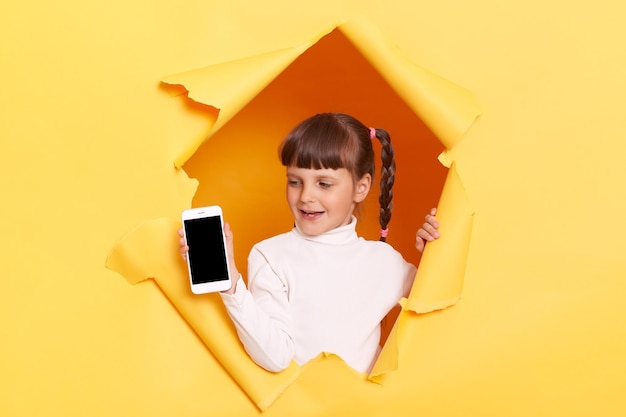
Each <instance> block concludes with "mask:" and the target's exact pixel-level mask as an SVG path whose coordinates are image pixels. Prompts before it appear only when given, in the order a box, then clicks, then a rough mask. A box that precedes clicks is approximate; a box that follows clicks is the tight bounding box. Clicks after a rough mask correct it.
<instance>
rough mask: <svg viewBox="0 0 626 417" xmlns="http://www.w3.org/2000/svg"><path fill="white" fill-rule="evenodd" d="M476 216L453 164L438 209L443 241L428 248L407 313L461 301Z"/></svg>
mask: <svg viewBox="0 0 626 417" xmlns="http://www.w3.org/2000/svg"><path fill="white" fill-rule="evenodd" d="M473 216H474V211H473V210H472V208H471V206H470V203H469V201H468V199H467V194H466V191H465V188H464V187H463V183H462V182H461V179H460V177H459V174H458V172H457V170H456V165H455V164H454V163H453V164H452V166H451V167H450V171H449V172H448V177H447V179H446V183H445V185H444V188H443V193H442V195H441V200H440V201H439V204H438V206H437V218H438V220H439V222H440V224H441V226H440V229H439V231H440V233H441V235H442V237H441V238H440V239H439V240H436V241H434V242H431V243H428V244H427V245H426V248H425V249H424V258H423V261H422V262H421V263H420V265H419V268H418V270H417V275H416V276H415V282H414V284H413V288H412V289H411V293H410V294H409V299H408V302H407V305H406V309H408V310H411V311H414V312H416V313H428V312H430V311H433V310H440V309H443V308H446V307H449V306H451V305H453V304H455V303H456V302H457V301H458V300H459V299H460V298H461V294H462V292H463V280H464V278H465V267H466V265H467V258H468V252H469V246H470V239H471V233H472V223H473Z"/></svg>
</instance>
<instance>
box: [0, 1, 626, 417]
mask: <svg viewBox="0 0 626 417" xmlns="http://www.w3.org/2000/svg"><path fill="white" fill-rule="evenodd" d="M1 11H2V13H1V16H2V17H1V18H0V19H1V21H0V42H1V43H0V45H1V50H0V53H1V54H0V57H1V59H2V66H1V67H0V68H1V69H0V74H1V75H2V80H3V81H4V88H3V93H2V108H1V112H0V129H1V130H0V138H1V142H0V143H1V144H2V147H1V155H2V158H3V164H2V175H1V176H0V190H2V194H3V203H2V216H1V218H0V232H1V234H2V246H1V249H2V258H1V259H2V272H3V273H2V283H3V286H2V291H1V295H0V317H1V320H2V321H1V323H2V325H1V330H2V341H1V342H0V381H1V383H2V386H1V388H2V389H1V390H0V415H3V416H4V415H6V416H34V415H42V416H43V415H91V416H100V415H101V416H109V415H118V416H137V415H150V416H172V415H179V416H195V415H237V416H246V415H257V414H258V413H259V411H258V410H257V408H256V407H255V406H254V404H252V403H251V402H250V401H249V399H248V398H247V397H246V396H245V394H244V393H242V391H241V390H240V389H239V387H238V386H236V385H235V384H234V383H233V381H232V379H231V378H230V377H229V376H228V374H226V373H225V372H224V371H223V369H222V368H221V366H220V365H219V363H218V362H217V361H216V360H215V359H214V358H213V357H212V356H211V354H210V352H208V351H207V349H206V347H205V345H204V344H202V343H201V341H200V340H199V338H198V337H197V336H196V335H195V333H194V332H193V331H192V330H191V329H190V327H189V326H188V325H187V324H186V322H185V321H184V320H182V319H181V317H180V315H179V314H178V313H177V312H176V310H175V309H174V307H173V306H172V305H171V304H170V302H169V301H168V300H167V298H165V297H164V296H163V295H162V293H161V292H160V290H159V289H158V288H157V287H156V285H154V283H153V282H151V281H148V282H145V283H142V284H139V285H135V286H131V285H129V284H128V283H127V282H126V281H125V280H124V279H122V278H121V277H120V276H119V275H117V274H115V273H113V272H111V271H109V270H107V269H105V268H104V262H105V258H106V255H107V253H108V252H109V250H110V248H111V247H112V245H113V244H114V242H116V241H117V240H118V239H119V238H120V237H121V236H122V235H123V234H124V233H126V232H127V231H128V230H130V229H131V228H133V227H135V226H136V225H137V224H139V223H141V222H142V221H144V220H146V219H152V218H156V217H163V216H166V217H173V218H176V217H177V216H178V214H179V212H180V210H182V209H184V208H186V206H188V205H189V204H190V203H191V198H192V196H193V184H192V183H193V182H192V181H189V180H188V179H187V178H186V176H185V173H184V172H182V171H176V170H175V168H174V167H173V164H172V161H173V160H174V159H175V158H176V157H177V156H178V155H179V153H180V151H181V149H184V148H185V147H188V146H190V144H191V143H192V142H193V141H195V140H196V138H197V137H198V136H202V135H205V134H206V133H207V130H208V127H209V126H210V125H211V113H210V111H205V109H203V108H202V106H192V105H190V104H189V103H188V102H186V101H185V100H184V99H183V98H182V97H172V96H171V95H170V94H168V91H166V89H165V88H163V86H161V85H159V80H161V79H163V78H164V77H165V76H167V75H170V74H176V73H180V72H183V71H187V70H189V69H193V68H199V67H204V66H206V65H210V64H212V63H216V62H222V61H225V60H228V59H234V58H239V57H241V56H247V55H253V54H256V53H261V52H266V51H270V50H275V49H279V48H283V47H292V46H295V45H299V44H301V43H303V42H306V41H309V40H310V39H311V38H312V37H314V36H316V35H317V34H318V33H320V32H321V31H324V30H327V29H328V28H331V27H333V26H335V25H337V24H339V23H341V22H343V21H344V20H346V19H350V18H352V17H354V16H357V15H366V16H368V17H369V18H370V19H371V20H372V21H373V22H374V23H375V24H376V26H377V27H378V28H380V29H381V30H382V32H383V33H384V34H385V36H386V37H387V38H388V39H390V40H391V41H392V42H393V43H394V44H396V45H397V46H398V48H400V50H402V51H403V53H405V54H406V55H407V56H408V57H410V58H411V59H412V60H413V61H414V62H416V63H418V64H420V65H421V66H423V67H425V68H427V69H429V70H431V71H433V72H435V73H437V74H439V75H441V76H443V77H445V78H448V79H450V80H453V81H454V82H456V83H458V84H460V85H462V86H464V87H465V88H467V89H469V90H471V91H473V92H474V93H475V94H476V95H477V97H478V99H479V101H480V103H481V106H482V108H483V112H482V115H481V117H480V118H479V119H478V121H477V122H476V123H475V124H474V126H473V127H472V128H471V130H470V131H469V132H468V134H467V135H466V136H465V138H464V139H463V141H462V142H461V143H460V144H459V145H458V146H457V147H456V148H455V149H454V151H453V152H452V157H453V158H454V160H455V163H456V165H457V169H458V171H459V173H460V175H461V177H462V178H463V183H464V185H465V187H466V191H467V193H468V198H469V199H470V201H471V203H472V206H473V208H474V209H475V216H474V225H473V230H472V239H471V242H470V248H469V257H468V265H467V271H466V276H465V286H464V291H463V298H462V300H461V301H460V302H459V303H458V304H457V305H456V306H454V307H452V308H450V309H447V310H444V311H442V312H439V313H435V314H430V315H426V316H424V317H423V319H422V320H420V326H419V328H415V329H412V331H410V332H409V333H407V336H406V337H407V340H409V341H410V342H411V343H410V345H411V346H412V349H411V350H410V351H406V350H404V351H403V355H402V356H401V358H400V359H401V363H400V370H399V371H398V372H397V373H395V374H394V375H392V377H391V378H389V380H388V381H387V382H386V384H385V385H384V386H383V387H380V386H378V385H375V384H371V383H357V382H355V381H353V380H354V375H353V374H352V373H350V372H348V371H347V370H346V369H345V367H343V366H340V365H339V364H337V363H335V361H336V360H335V359H333V358H329V359H328V360H325V361H321V362H317V363H316V364H315V367H314V368H306V367H305V369H304V371H303V372H302V374H301V376H300V377H299V378H298V380H297V382H296V383H295V384H293V385H292V386H290V387H289V389H288V390H287V391H285V393H284V394H283V396H282V397H281V398H280V399H279V400H278V401H277V402H276V403H275V404H274V405H273V406H272V407H270V409H269V410H268V411H267V412H266V414H267V415H295V414H297V415H312V416H313V415H315V416H317V415H339V414H341V413H354V414H361V415H383V414H386V413H389V414H390V415H391V414H393V415H438V416H456V415H487V416H489V415H493V416H501V415H534V416H541V415H546V416H548V415H550V416H553V415H568V416H588V415H611V416H613V415H614V416H618V415H623V414H624V412H625V411H626V400H624V399H623V390H624V389H623V386H624V379H625V378H624V375H626V358H625V353H626V330H625V328H626V327H625V326H624V324H625V319H626V307H625V306H624V303H623V294H624V293H625V291H626V283H625V282H624V278H625V277H626V261H625V260H624V258H625V257H624V252H625V251H626V245H624V243H623V236H624V235H625V234H626V221H625V220H624V218H623V216H624V213H625V212H626V187H625V186H624V184H625V183H626V168H624V164H623V159H624V156H625V155H626V145H624V140H623V131H624V127H625V126H624V125H625V123H624V121H623V113H624V105H623V103H624V99H623V97H624V96H626V77H624V73H626V48H624V46H623V39H624V38H625V37H626V28H624V26H623V20H624V17H625V16H626V6H623V5H622V4H621V3H620V2H617V1H609V0H601V1H598V2H593V4H589V5H580V4H575V3H572V2H565V1H561V0H558V1H557V0H555V1H552V2H545V1H539V0H531V1H526V2H499V1H486V0H479V1H476V2H471V3H469V2H461V1H458V0H456V1H441V2H424V4H419V3H418V2H409V1H403V2H400V1H390V2H373V1H356V0H354V1H343V2H337V1H326V0H324V1H317V2H314V3H313V2H312V3H311V5H305V4H302V3H299V2H290V1H286V0H282V1H278V0H275V1H269V2H263V3H261V2H251V1H248V2H232V1H231V2H226V1H224V2H221V1H212V2H204V3H200V2H191V1H182V2H175V3H174V2H172V3H169V4H168V3H165V2H161V3H156V2H148V1H143V2H142V1H139V2H132V3H122V2H119V3H117V4H112V3H110V2H96V1H81V2H78V1H66V2H62V3H55V4H49V3H45V4H44V3H42V4H28V3H23V2H17V1H15V0H10V1H9V2H5V4H3V5H2V6H1ZM414 181H415V182H416V183H419V182H423V181H428V178H415V179H414ZM416 216H423V213H416ZM324 375H332V378H330V379H329V380H326V381H323V380H322V377H323V376H324ZM383 410H387V411H383Z"/></svg>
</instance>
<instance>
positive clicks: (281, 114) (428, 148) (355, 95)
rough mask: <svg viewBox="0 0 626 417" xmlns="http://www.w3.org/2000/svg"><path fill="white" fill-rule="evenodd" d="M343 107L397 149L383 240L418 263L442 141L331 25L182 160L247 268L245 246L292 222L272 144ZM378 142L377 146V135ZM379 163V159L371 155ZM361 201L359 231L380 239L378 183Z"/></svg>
mask: <svg viewBox="0 0 626 417" xmlns="http://www.w3.org/2000/svg"><path fill="white" fill-rule="evenodd" d="M328 111H337V112H344V113H349V114H351V115H353V116H355V117H357V118H358V119H359V120H361V121H362V122H363V123H364V124H366V125H368V126H372V127H380V128H384V129H386V130H387V131H389V133H390V134H391V139H392V143H393V144H394V147H395V150H396V164H397V172H396V182H395V185H394V209H393V215H392V219H391V223H390V232H389V237H388V242H389V243H390V244H391V245H393V246H394V247H395V248H396V249H397V250H398V251H400V252H401V253H402V254H403V255H404V257H405V259H407V260H408V261H410V262H412V263H414V264H416V265H417V263H418V262H419V259H420V254H419V253H418V252H417V250H416V249H415V246H414V244H415V232H416V230H417V228H418V227H419V226H420V225H421V224H422V223H423V221H424V215H425V214H426V212H427V211H428V210H429V208H430V207H433V206H435V205H436V204H437V201H438V200H439V196H440V194H441V189H442V187H443V183H444V180H445V176H446V173H447V169H446V168H445V167H443V166H442V165H441V164H440V163H439V161H438V160H437V156H438V155H439V153H441V151H442V150H443V145H442V144H441V143H440V142H439V141H438V140H437V138H436V137H435V136H434V135H433V133H432V132H431V131H430V130H429V129H428V128H427V127H426V126H425V125H424V124H423V122H422V121H421V120H420V119H419V118H418V117H417V116H416V115H415V113H413V111H412V110H411V109H410V108H409V107H408V106H407V105H406V103H405V102H404V101H403V100H402V99H401V98H400V97H399V96H398V95H397V94H396V93H395V91H394V90H392V89H391V87H389V85H388V84H387V82H386V81H385V80H384V79H383V78H382V76H381V75H380V74H379V73H378V72H377V71H376V70H375V69H374V68H373V67H372V65H371V64H370V63H369V62H368V61H367V60H366V59H365V58H364V57H363V56H362V55H361V54H360V53H359V52H358V51H357V50H356V48H354V46H353V45H352V44H351V43H350V41H349V40H348V39H347V38H346V37H345V36H344V35H343V34H342V33H341V32H340V31H339V30H335V31H333V32H332V33H330V34H328V35H327V36H325V37H324V38H322V39H321V40H320V41H319V42H317V43H316V44H315V45H314V46H312V47H311V48H310V49H308V50H307V51H306V52H305V53H304V54H302V55H301V56H300V57H299V58H298V59H297V60H296V61H295V62H294V63H292V64H291V65H290V66H289V67H288V68H287V69H286V70H285V71H283V72H282V73H281V74H280V75H279V76H278V77H277V78H276V79H275V80H274V81H273V82H272V83H271V84H270V85H268V86H267V87H266V88H265V89H264V90H263V91H262V92H261V93H260V94H259V95H257V96H256V97H255V98H254V99H253V100H252V101H251V102H250V103H249V104H248V105H247V106H246V107H245V108H243V109H242V110H241V111H240V112H239V113H238V114H237V115H236V116H235V117H234V118H233V119H231V120H230V121H229V122H228V123H227V124H226V125H224V127H223V128H222V129H220V130H219V131H218V132H216V133H215V134H214V135H213V136H212V137H211V138H210V139H209V140H207V141H206V142H205V143H204V144H203V145H202V146H201V147H200V148H199V149H198V150H197V151H196V153H195V154H194V155H193V156H192V157H191V158H190V159H189V161H188V162H187V163H185V165H184V167H183V168H184V169H185V171H186V172H187V173H188V174H189V176H190V177H194V178H197V179H198V180H199V182H200V186H199V188H198V191H197V193H196V195H195V197H194V200H193V205H194V207H199V206H204V205H211V204H219V205H221V206H222V208H223V209H224V216H225V220H226V221H228V222H229V223H230V224H231V226H232V228H233V231H234V236H235V258H236V261H237V266H238V268H239V269H240V271H242V272H244V275H245V271H246V269H247V255H248V252H249V250H250V248H251V247H252V245H253V244H254V243H256V242H258V241H260V240H262V239H265V238H267V237H270V236H273V235H275V234H278V233H282V232H285V231H288V230H290V229H291V227H292V225H293V219H292V217H291V214H290V212H289V209H288V207H287V204H286V202H285V196H284V190H285V181H286V180H285V171H284V168H283V167H282V166H281V165H280V162H279V161H278V152H277V148H278V145H279V143H280V141H281V140H282V138H283V137H284V136H285V135H286V133H287V132H288V131H289V130H290V129H291V128H292V127H293V126H295V125H296V124H297V123H298V122H300V121H301V120H303V119H305V118H306V117H308V116H310V115H312V114H315V113H320V112H328ZM375 149H376V151H377V157H378V152H379V151H380V143H379V142H378V141H376V143H375ZM377 164H378V166H380V165H379V164H380V163H379V161H377ZM376 175H377V177H376V178H375V187H374V188H373V189H372V191H371V193H370V195H369V196H368V198H367V201H366V202H365V203H364V204H363V205H362V207H361V208H360V215H359V219H360V220H359V224H358V232H359V234H360V235H361V236H363V237H365V238H367V239H373V240H377V239H378V230H379V226H378V186H377V184H376V183H377V181H378V180H379V179H380V177H379V172H377V173H376Z"/></svg>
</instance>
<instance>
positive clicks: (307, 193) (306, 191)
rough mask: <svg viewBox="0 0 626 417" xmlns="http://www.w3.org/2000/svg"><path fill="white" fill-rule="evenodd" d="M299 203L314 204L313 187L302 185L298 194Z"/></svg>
mask: <svg viewBox="0 0 626 417" xmlns="http://www.w3.org/2000/svg"><path fill="white" fill-rule="evenodd" d="M300 201H302V202H303V203H313V202H315V193H314V190H313V187H311V186H310V185H306V184H305V185H303V186H302V192H301V193H300Z"/></svg>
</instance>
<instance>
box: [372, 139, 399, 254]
mask: <svg viewBox="0 0 626 417" xmlns="http://www.w3.org/2000/svg"><path fill="white" fill-rule="evenodd" d="M376 137H377V138H378V140H379V141H380V143H381V145H382V151H381V155H380V156H381V159H382V161H383V165H382V167H381V178H380V194H379V195H378V202H379V203H380V216H379V218H378V221H379V223H380V229H381V230H383V231H386V230H387V226H388V225H389V221H390V220H391V209H392V208H393V203H392V201H391V200H392V199H393V189H392V188H393V183H394V181H395V174H396V162H395V160H394V150H393V146H392V145H391V138H390V137H389V133H387V131H386V130H384V129H376ZM380 240H381V241H383V242H385V241H386V240H387V239H386V233H384V235H381V237H380Z"/></svg>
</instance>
